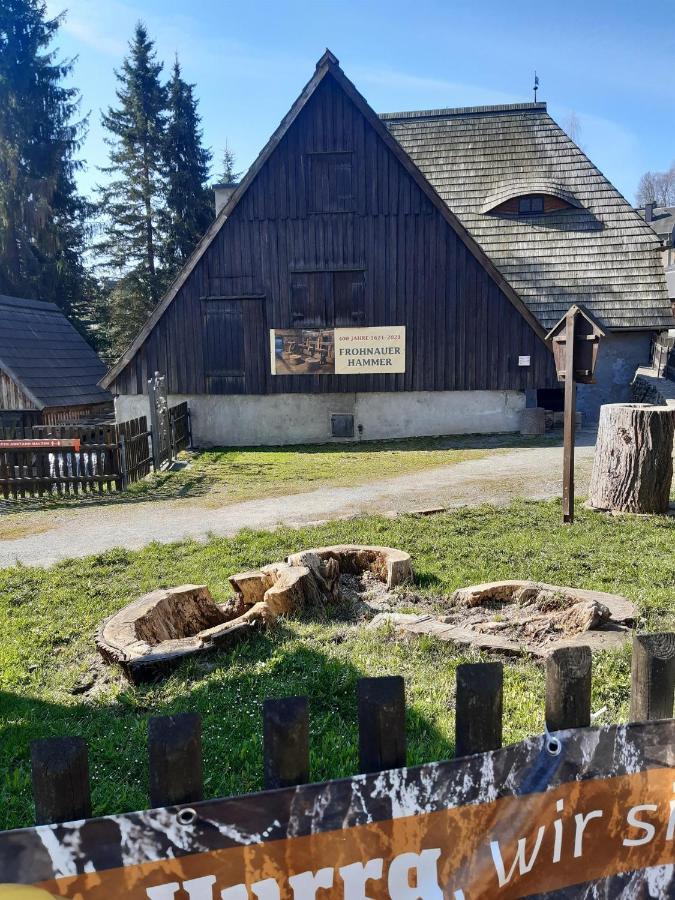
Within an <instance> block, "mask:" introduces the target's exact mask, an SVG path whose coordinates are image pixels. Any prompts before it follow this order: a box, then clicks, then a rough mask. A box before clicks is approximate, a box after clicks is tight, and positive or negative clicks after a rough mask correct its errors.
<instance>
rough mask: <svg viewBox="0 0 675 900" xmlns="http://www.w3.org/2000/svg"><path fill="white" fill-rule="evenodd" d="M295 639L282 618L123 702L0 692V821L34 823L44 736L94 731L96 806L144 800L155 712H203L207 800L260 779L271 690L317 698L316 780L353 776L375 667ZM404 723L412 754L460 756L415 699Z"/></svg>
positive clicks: (258, 785)
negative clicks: (267, 630) (37, 745)
mask: <svg viewBox="0 0 675 900" xmlns="http://www.w3.org/2000/svg"><path fill="white" fill-rule="evenodd" d="M289 637H290V638H291V639H290V640H289ZM292 638H293V635H292V633H290V632H288V630H287V629H285V628H284V627H283V626H282V627H280V628H277V629H276V631H275V633H274V634H260V635H257V636H255V637H254V638H252V639H251V640H249V641H247V642H245V643H243V644H241V645H239V646H238V647H236V648H234V649H233V650H231V651H229V652H225V651H220V652H214V653H213V654H210V655H208V656H205V657H201V658H199V659H193V660H190V661H188V662H185V663H183V664H182V665H181V666H180V667H179V669H178V670H176V672H175V673H174V674H173V675H172V676H171V677H170V678H169V679H167V680H165V681H164V682H160V683H157V684H151V685H146V686H142V687H133V686H131V685H128V686H126V687H125V688H124V689H123V690H122V691H121V692H120V693H119V694H118V696H117V698H116V700H115V701H114V702H110V701H107V702H102V703H96V701H95V700H85V699H81V700H77V701H76V700H75V699H74V698H73V703H72V704H68V703H64V704H60V703H50V702H46V701H44V700H39V699H36V698H34V697H28V696H22V695H20V694H16V693H8V692H5V693H0V708H2V710H3V719H4V722H5V724H4V727H3V728H2V731H1V732H0V770H1V771H2V780H1V781H0V808H1V810H2V812H1V813H0V830H3V829H8V828H17V827H25V826H29V825H31V824H32V821H33V807H32V795H31V786H30V762H29V759H30V742H31V741H33V740H36V739H41V738H48V737H63V736H75V735H77V736H81V737H83V738H84V739H85V740H86V742H87V746H88V748H89V766H90V773H91V789H92V803H93V812H94V815H104V814H112V813H120V812H129V811H132V810H137V809H143V808H146V807H147V805H148V803H149V800H148V773H147V768H148V765H147V755H146V740H147V737H146V736H147V726H148V720H149V718H150V717H151V716H159V715H173V714H175V713H178V712H188V711H196V712H199V713H200V714H201V716H202V731H203V736H202V740H203V758H204V794H205V797H207V798H211V797H218V796H231V795H236V794H244V793H249V792H251V791H257V790H261V789H262V770H263V756H262V749H263V748H262V705H263V701H264V700H265V699H267V698H272V697H285V696H295V695H305V696H307V697H309V704H310V768H311V779H312V780H313V781H323V780H327V779H330V778H337V777H345V776H349V775H353V774H355V773H356V772H357V771H358V733H357V708H356V690H357V681H358V679H359V678H360V677H362V676H363V675H364V674H366V673H365V671H364V670H362V668H361V667H359V666H358V665H356V664H354V663H352V662H346V661H344V660H338V659H336V658H335V657H332V656H328V655H326V654H325V653H323V652H320V651H319V650H317V649H316V648H315V647H310V646H308V645H307V643H306V642H303V641H301V640H298V639H295V640H292ZM388 674H396V673H395V672H392V673H388ZM407 733H408V747H409V752H408V760H409V762H410V763H411V764H413V763H419V762H425V761H431V760H432V759H434V760H435V759H441V758H448V757H449V756H450V755H451V750H452V748H451V747H450V746H448V744H447V742H446V741H445V738H444V737H443V736H442V735H441V734H440V733H439V731H438V730H437V729H436V728H435V726H434V725H433V724H432V723H431V722H430V721H428V720H427V718H426V717H425V716H424V715H422V714H421V713H420V712H419V711H418V710H416V709H414V708H411V707H409V708H408V710H407Z"/></svg>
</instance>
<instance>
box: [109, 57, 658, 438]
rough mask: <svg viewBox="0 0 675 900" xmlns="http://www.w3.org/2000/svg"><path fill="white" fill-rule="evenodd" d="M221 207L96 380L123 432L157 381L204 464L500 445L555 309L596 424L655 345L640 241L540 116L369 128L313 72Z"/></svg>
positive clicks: (472, 112) (545, 358) (650, 245)
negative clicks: (262, 454)
mask: <svg viewBox="0 0 675 900" xmlns="http://www.w3.org/2000/svg"><path fill="white" fill-rule="evenodd" d="M224 200H225V202H224V205H223V207H222V209H221V210H220V211H219V213H218V215H217V217H216V220H215V222H214V223H213V226H212V227H211V228H210V230H209V232H208V233H207V234H206V235H205V237H204V239H203V240H202V241H201V243H200V244H199V246H198V247H197V248H196V250H195V253H194V254H193V256H192V257H191V259H190V260H189V261H188V263H187V264H186V266H185V267H184V269H183V270H182V272H181V273H180V275H179V276H178V278H177V279H176V281H175V282H174V284H173V285H172V287H171V288H170V290H169V292H168V293H167V295H166V296H165V297H164V298H163V300H162V301H161V302H160V304H159V305H158V306H157V308H156V309H155V310H154V311H153V313H152V314H151V316H150V318H149V319H148V321H147V322H146V324H145V326H144V327H143V328H142V329H141V331H140V332H139V334H138V335H137V336H136V338H135V339H134V341H133V342H132V344H131V346H130V347H129V349H128V350H127V351H126V352H125V353H124V354H123V356H122V357H121V358H120V359H119V360H118V362H117V363H116V364H115V365H114V366H113V367H112V369H111V370H110V372H109V373H108V375H107V376H106V377H105V379H104V380H103V384H104V385H105V386H106V387H109V388H110V389H111V390H112V391H113V392H114V393H115V394H116V395H117V398H118V399H117V405H118V415H124V416H136V415H141V414H143V413H145V411H146V408H147V381H148V378H149V377H150V376H151V375H152V374H153V373H154V372H155V371H159V372H161V373H162V374H165V375H166V377H167V385H168V390H169V393H170V394H172V395H174V396H175V397H176V398H179V397H180V398H181V399H185V398H186V397H187V398H188V399H189V401H190V405H191V410H192V425H193V435H194V436H195V439H196V440H197V441H198V442H200V443H203V444H206V443H211V444H214V443H239V444H244V443H291V442H294V441H295V442H302V441H318V440H330V439H331V438H332V437H337V436H340V435H341V436H351V435H352V434H353V435H354V436H362V437H363V438H368V437H395V436H407V435H412V434H444V433H453V432H455V433H456V432H471V431H508V430H515V429H516V428H517V427H518V422H519V417H520V413H521V411H522V408H523V407H524V405H525V403H526V402H528V403H535V404H536V403H543V404H544V405H548V404H549V403H551V404H553V403H555V402H557V400H556V399H555V398H556V397H557V393H556V392H558V391H559V386H558V382H557V379H556V375H555V369H554V366H553V365H552V355H551V350H550V346H549V345H548V344H547V342H546V334H547V332H548V330H549V329H550V327H551V326H552V325H553V324H554V323H555V322H556V321H558V319H559V318H560V317H561V315H563V314H564V313H565V311H566V310H567V309H568V308H569V307H570V306H572V305H573V304H579V305H583V306H584V307H585V308H586V309H588V310H589V312H590V313H591V314H592V315H593V316H594V317H595V318H596V319H597V320H598V321H599V322H600V324H601V326H602V328H603V330H604V331H605V333H606V335H607V337H606V338H605V339H604V340H603V345H602V348H601V352H600V356H599V365H598V370H597V377H598V383H597V384H595V385H584V386H580V390H579V400H578V403H579V408H580V409H581V410H582V411H584V412H585V413H586V415H587V416H588V417H589V418H595V417H597V413H598V409H599V405H600V403H602V402H609V401H615V400H620V399H626V398H628V397H629V396H630V383H631V381H632V378H633V375H634V372H635V370H636V369H637V367H638V366H640V365H645V364H648V363H649V361H650V349H651V344H652V340H653V338H654V336H655V335H656V334H658V333H659V332H661V331H663V330H666V329H668V328H670V327H671V326H672V325H673V318H672V315H671V309H670V304H669V302H668V296H667V292H666V284H665V278H664V273H663V269H662V266H661V261H660V258H659V246H660V245H659V241H658V239H657V237H656V235H655V234H654V232H653V231H652V230H651V229H650V228H649V226H648V225H646V224H645V222H644V221H643V220H642V218H641V217H640V216H639V215H638V214H637V213H636V212H635V210H634V209H633V208H632V207H631V206H630V204H628V203H627V201H626V200H625V199H624V198H623V197H622V196H621V194H620V193H619V192H618V191H617V190H616V188H615V187H614V186H613V185H612V184H611V183H610V182H609V181H608V180H607V178H605V177H604V176H603V174H602V173H601V172H600V171H599V170H598V169H597V168H596V167H595V166H594V165H593V164H592V162H591V161H590V160H589V159H588V158H587V157H586V156H585V154H584V153H583V152H582V151H581V150H580V149H579V148H578V147H577V146H576V145H575V144H574V142H573V141H572V140H571V139H570V138H569V137H568V136H567V135H566V134H565V132H564V131H563V130H562V129H561V128H560V127H559V126H558V125H557V124H556V123H555V122H554V120H553V119H552V118H551V117H550V116H549V115H548V112H547V110H546V105H545V104H544V103H523V104H512V105H506V106H490V107H470V108H463V109H437V110H427V111H417V112H406V113H391V114H384V115H381V116H378V115H377V114H375V113H374V112H373V110H372V109H371V108H370V106H369V105H368V103H367V102H366V101H365V99H364V98H363V97H362V96H361V94H359V92H358V91H357V89H356V88H355V86H354V85H353V84H352V83H351V82H350V81H349V79H348V78H347V77H346V76H345V74H344V72H343V71H342V69H341V68H340V66H339V64H338V61H337V59H336V58H335V57H334V56H333V55H332V54H331V53H330V52H329V51H327V52H326V53H325V54H324V56H322V58H321V59H320V60H319V62H318V64H317V68H316V71H315V73H314V75H313V77H312V78H311V80H310V81H309V82H308V84H307V85H306V86H305V88H304V90H303V91H302V93H301V94H300V96H299V97H298V99H297V100H296V102H295V103H294V104H293V106H292V107H291V109H290V110H289V112H288V114H287V115H286V116H285V117H284V119H283V120H282V122H281V124H280V126H279V127H278V129H277V130H276V131H275V133H274V134H273V135H272V137H271V138H270V140H269V142H268V143H267V145H266V146H265V147H264V148H263V150H262V152H261V154H260V156H259V157H258V159H257V160H256V161H255V163H254V164H253V166H252V167H251V169H250V170H249V171H248V173H247V174H246V176H245V177H244V178H243V180H242V182H241V183H240V184H239V185H238V186H237V187H236V188H235V189H234V191H233V192H232V194H231V195H229V196H227V198H224ZM378 329H379V330H380V331H379V332H378ZM382 329H388V331H387V332H386V333H385V332H383V331H382ZM378 334H379V335H380V336H379V337H377V335H378ZM394 337H395V338H396V340H397V341H398V344H396V345H395V346H394V344H393V343H390V344H387V345H386V350H383V349H381V348H378V346H377V344H376V343H373V342H374V341H376V340H380V339H381V340H382V341H385V342H386V341H389V339H393V338H394ZM343 342H345V343H343ZM350 342H351V343H350ZM341 353H342V354H343V355H344V354H352V356H351V357H349V356H348V357H347V358H346V359H343V360H342V363H344V365H342V364H341V360H340V354H341ZM385 353H389V354H390V355H389V356H386V355H384V354H385ZM367 354H370V355H371V356H370V358H366V357H367ZM394 354H399V355H398V356H395V355H394ZM362 357H363V358H362ZM347 363H349V364H350V365H352V364H353V365H354V366H355V368H353V369H349V368H347V367H346V365H347ZM357 363H358V366H357ZM366 364H367V365H368V366H370V367H369V368H365V367H364V366H365V365H366ZM387 366H389V368H387ZM554 395H555V396H554ZM345 422H346V424H345ZM336 423H338V426H339V427H337V428H336V427H335V426H336Z"/></svg>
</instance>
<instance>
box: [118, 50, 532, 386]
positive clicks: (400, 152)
mask: <svg viewBox="0 0 675 900" xmlns="http://www.w3.org/2000/svg"><path fill="white" fill-rule="evenodd" d="M328 75H330V76H332V77H333V78H334V79H335V81H336V82H337V83H338V84H339V85H340V87H341V88H342V89H343V90H344V91H345V93H346V94H347V96H348V97H349V98H350V99H351V100H352V102H353V103H354V104H355V106H356V107H357V109H358V110H359V111H360V112H361V113H362V114H363V116H364V117H365V118H366V120H367V121H368V122H369V124H370V125H371V126H372V128H373V129H374V130H375V131H376V132H377V134H378V135H379V137H380V138H381V139H382V140H383V141H384V143H385V144H386V145H387V147H388V148H389V149H390V150H391V152H392V153H393V154H394V155H395V156H396V157H397V159H398V160H399V162H400V163H401V164H402V165H403V167H404V168H405V169H406V171H407V172H408V174H409V175H410V176H411V178H413V180H414V181H415V182H416V184H417V186H418V187H419V188H420V189H421V190H422V192H423V193H424V194H425V196H426V197H427V198H428V199H429V200H430V201H431V203H432V204H433V205H434V206H435V207H436V209H438V211H439V212H440V214H441V215H442V216H443V218H444V219H445V220H446V222H447V223H448V225H449V226H450V227H451V228H452V229H453V230H454V231H455V232H456V233H457V235H458V236H459V238H460V239H461V240H462V241H463V242H464V244H465V245H466V247H467V248H468V250H469V251H470V252H471V253H472V254H473V255H474V256H475V257H476V259H477V260H478V261H479V262H480V263H481V265H482V266H483V267H484V268H485V269H486V270H487V271H488V272H489V273H490V275H491V276H492V278H493V279H494V280H495V282H496V283H497V284H498V285H499V287H500V288H501V290H502V291H503V293H504V294H505V295H506V297H507V298H508V299H509V300H510V301H511V303H513V305H514V306H515V307H516V308H517V309H518V311H519V312H520V313H521V315H522V316H523V317H524V318H525V319H526V320H527V322H528V323H529V325H530V326H531V328H532V329H533V330H534V331H535V333H536V334H537V335H538V336H539V337H540V339H541V340H542V341H544V338H545V331H544V329H543V327H542V326H541V324H540V323H539V322H538V320H537V319H536V317H535V316H534V315H533V314H532V312H531V311H530V310H529V308H528V307H527V305H526V304H525V303H523V301H522V300H521V298H520V297H519V296H518V294H517V293H516V291H514V289H513V287H512V286H511V285H510V284H509V283H508V282H507V281H506V279H505V278H504V277H503V275H502V273H501V272H499V270H498V269H497V268H496V267H495V265H494V264H493V262H492V261H491V260H490V259H489V257H488V256H487V255H486V253H485V251H484V250H483V249H482V248H481V246H480V244H479V243H478V242H477V241H476V240H475V239H474V238H473V237H472V235H471V234H469V232H468V231H467V229H466V228H465V226H464V225H463V224H462V222H461V221H460V220H459V218H458V217H457V216H456V215H455V213H454V212H453V211H452V210H451V209H450V208H449V207H448V205H447V204H446V203H445V202H444V201H443V199H442V198H441V197H440V196H439V194H438V193H437V192H436V190H435V189H434V187H432V185H431V184H430V183H429V181H428V180H427V179H426V178H425V177H424V175H423V174H422V172H421V171H420V170H419V168H418V167H417V165H416V164H415V163H414V162H413V161H412V159H411V158H410V156H409V155H408V154H407V152H406V151H405V150H404V148H403V147H402V146H401V144H399V143H398V142H397V141H396V140H395V139H394V138H393V137H392V136H391V134H390V132H389V130H388V129H387V128H386V127H385V125H384V124H383V123H382V121H381V119H380V117H379V116H378V115H377V114H376V113H375V112H374V111H373V109H372V108H371V107H370V106H369V105H368V103H367V102H366V100H365V99H364V98H363V97H362V95H361V94H360V93H359V92H358V91H357V89H356V88H355V87H354V85H353V84H352V83H351V81H350V80H349V79H348V78H347V76H346V75H345V74H344V72H343V71H342V69H341V68H340V66H339V64H338V60H337V58H336V57H335V56H334V55H333V54H332V53H331V52H330V50H326V52H325V53H324V54H323V56H322V57H321V59H320V60H319V61H318V63H317V65H316V71H315V72H314V75H313V76H312V78H311V79H310V81H308V82H307V84H306V85H305V87H304V88H303V90H302V92H301V94H300V96H299V97H298V99H297V100H296V101H295V103H294V104H293V106H292V107H291V109H290V110H289V112H288V113H287V114H286V116H284V118H283V119H282V121H281V123H280V124H279V126H278V128H277V129H276V131H275V132H274V134H273V135H272V137H271V138H270V139H269V141H268V142H267V144H266V145H265V146H264V148H263V149H262V151H261V152H260V154H259V156H258V158H257V159H256V160H255V162H254V163H253V165H252V166H251V168H250V169H249V170H248V172H247V173H246V175H245V176H244V178H243V179H242V181H241V182H240V184H239V186H238V187H237V188H236V190H235V191H234V193H233V194H232V196H231V197H230V198H229V200H228V201H227V203H226V204H225V206H224V207H223V208H222V209H221V210H220V212H219V213H218V215H217V216H216V218H215V220H214V221H213V223H212V225H211V227H210V228H209V230H208V231H207V232H206V234H205V235H204V237H203V238H202V240H201V241H200V242H199V244H198V245H197V247H196V248H195V250H194V252H193V254H192V255H191V257H190V258H189V259H188V261H187V262H186V264H185V265H184V266H183V268H182V269H181V271H180V272H179V274H178V276H177V278H176V280H175V281H174V282H173V284H172V285H171V287H170V288H169V290H168V291H167V293H166V294H165V295H164V297H163V298H162V300H161V301H160V302H159V304H158V305H157V306H156V307H155V309H154V310H153V312H152V313H151V314H150V317H149V318H148V320H147V322H146V323H145V325H144V326H143V328H141V330H140V331H139V333H138V334H137V335H136V337H135V338H134V340H133V341H132V343H131V345H130V346H129V348H128V349H127V350H126V352H125V353H124V354H123V355H122V356H121V357H120V359H119V360H118V361H117V362H116V363H115V365H114V366H113V367H112V368H111V369H110V371H109V372H108V373H107V375H106V376H105V377H104V378H103V379H102V380H101V384H102V385H103V386H104V387H109V386H110V385H111V384H112V383H113V382H114V380H115V379H116V378H117V376H118V375H119V374H120V372H121V371H122V370H123V369H124V367H125V366H126V365H127V364H128V363H129V362H130V361H131V359H133V357H134V355H135V354H136V352H137V350H138V349H139V348H140V347H141V345H142V344H143V342H144V341H145V339H146V338H147V337H148V335H149V334H150V332H151V331H152V329H153V327H154V326H155V325H156V324H157V322H158V321H159V319H160V318H161V316H162V315H163V313H164V311H165V310H166V309H167V307H168V306H169V305H170V304H171V302H172V301H173V299H174V298H175V297H176V295H177V294H178V292H179V290H180V289H181V287H182V286H183V285H184V284H185V282H186V281H187V279H188V278H189V277H190V275H191V273H192V271H193V270H194V268H195V266H196V265H197V263H198V262H199V260H200V259H201V258H202V256H203V255H204V253H205V252H206V250H207V249H208V247H209V246H210V244H211V243H212V242H213V240H214V239H215V237H216V235H217V234H218V232H219V231H220V229H221V228H222V226H223V224H224V223H225V221H226V220H227V218H228V216H230V215H231V213H232V211H233V210H234V209H235V208H236V206H237V204H238V203H239V201H240V200H241V198H242V197H243V196H244V194H245V193H246V191H247V190H248V188H249V187H250V185H251V184H252V183H253V181H254V179H255V177H256V175H257V174H258V172H259V171H260V169H261V168H262V167H263V166H264V165H265V163H266V162H267V160H268V159H269V157H270V156H271V154H272V153H273V152H274V150H275V148H276V147H277V146H278V144H279V142H280V141H281V140H282V138H283V137H284V135H285V134H286V132H287V131H288V129H289V128H290V127H291V125H292V124H293V122H295V120H296V119H297V117H298V115H299V114H300V113H301V112H302V110H303V109H304V107H305V106H306V104H307V102H308V101H309V99H310V98H311V96H312V95H313V94H314V92H315V91H316V89H317V87H318V86H319V84H320V83H321V82H322V81H323V79H324V78H325V77H327V76H328Z"/></svg>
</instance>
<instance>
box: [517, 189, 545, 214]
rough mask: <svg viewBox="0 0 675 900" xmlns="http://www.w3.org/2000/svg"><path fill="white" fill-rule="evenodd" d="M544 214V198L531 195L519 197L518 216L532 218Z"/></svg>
mask: <svg viewBox="0 0 675 900" xmlns="http://www.w3.org/2000/svg"><path fill="white" fill-rule="evenodd" d="M543 212H544V198H543V196H541V195H537V194H529V195H528V196H526V197H518V215H520V216H532V215H536V214H537V213H543Z"/></svg>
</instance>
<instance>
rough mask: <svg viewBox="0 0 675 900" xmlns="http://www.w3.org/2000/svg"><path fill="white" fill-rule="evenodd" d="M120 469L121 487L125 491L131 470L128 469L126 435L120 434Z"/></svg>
mask: <svg viewBox="0 0 675 900" xmlns="http://www.w3.org/2000/svg"><path fill="white" fill-rule="evenodd" d="M120 469H121V476H122V477H121V479H120V480H121V487H122V490H123V491H126V489H127V488H128V487H129V471H128V469H127V447H126V441H125V439H124V435H123V434H120Z"/></svg>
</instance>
